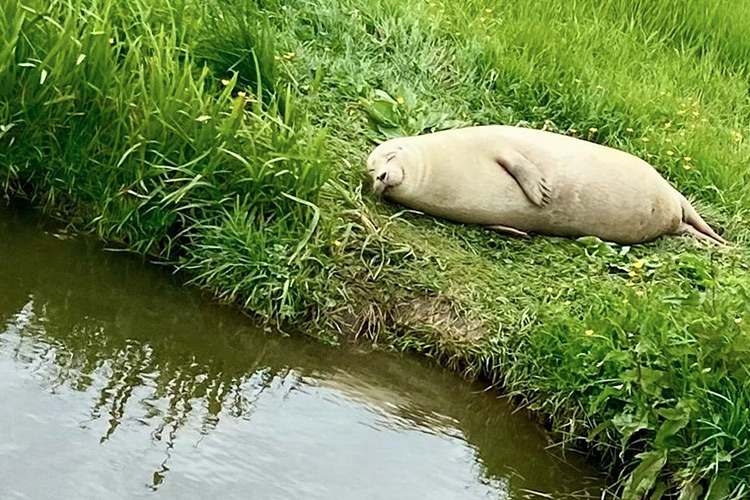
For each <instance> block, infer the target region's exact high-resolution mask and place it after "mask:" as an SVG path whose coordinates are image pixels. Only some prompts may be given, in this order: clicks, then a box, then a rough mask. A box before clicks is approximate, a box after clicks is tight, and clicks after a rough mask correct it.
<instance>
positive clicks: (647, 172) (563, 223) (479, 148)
mask: <svg viewBox="0 0 750 500" xmlns="http://www.w3.org/2000/svg"><path fill="white" fill-rule="evenodd" d="M367 170H368V172H369V174H370V176H371V177H372V180H373V190H374V191H375V192H376V193H377V194H379V195H382V196H383V197H385V198H386V199H389V200H391V201H394V202H396V203H399V204H401V205H404V206H406V207H408V208H412V209H415V210H419V211H421V212H424V213H426V214H430V215H433V216H437V217H441V218H444V219H448V220H452V221H455V222H460V223H466V224H477V225H481V226H484V227H486V228H488V229H492V230H495V231H498V232H501V233H505V234H511V235H515V236H520V237H528V235H529V233H536V234H544V235H548V236H562V237H581V236H596V237H599V238H600V239H602V240H605V241H611V242H615V243H619V244H635V243H645V242H648V241H651V240H654V239H656V238H659V237H661V236H666V235H678V234H688V235H691V236H694V237H696V238H699V239H700V240H703V241H706V242H711V243H715V244H720V245H725V244H726V243H727V242H726V241H725V240H724V239H723V238H722V237H721V236H719V235H718V234H716V232H714V230H713V229H711V227H710V226H709V225H708V224H707V223H706V222H705V221H704V220H703V219H702V218H701V216H700V215H698V212H696V210H695V209H694V208H693V206H692V205H691V204H690V202H688V200H687V199H686V198H685V197H684V196H683V195H682V194H680V193H679V192H678V191H677V190H676V189H675V188H674V187H673V186H672V185H671V184H670V183H669V182H668V181H667V180H666V179H664V178H663V177H662V176H661V175H660V174H659V173H658V172H657V171H656V169H655V168H654V167H653V166H651V165H650V164H648V163H647V162H645V161H643V160H642V159H640V158H638V157H636V156H634V155H631V154H629V153H626V152H624V151H620V150H617V149H613V148H610V147H607V146H603V145H600V144H596V143H593V142H589V141H585V140H582V139H577V138H574V137H569V136H565V135H562V134H558V133H554V132H548V131H542V130H536V129H529V128H523V127H513V126H507V125H484V126H476V127H466V128H460V129H452V130H443V131H440V132H434V133H430V134H424V135H418V136H411V137H401V138H396V139H391V140H388V141H386V142H383V143H382V144H380V145H378V146H377V147H375V149H374V150H373V151H372V152H371V153H370V155H369V157H368V159H367Z"/></svg>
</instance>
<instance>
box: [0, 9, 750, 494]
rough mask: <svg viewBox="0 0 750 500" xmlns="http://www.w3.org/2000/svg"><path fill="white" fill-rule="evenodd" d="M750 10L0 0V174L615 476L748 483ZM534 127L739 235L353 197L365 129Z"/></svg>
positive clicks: (123, 239)
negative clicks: (410, 206)
mask: <svg viewBox="0 0 750 500" xmlns="http://www.w3.org/2000/svg"><path fill="white" fill-rule="evenodd" d="M748 23H750V5H746V4H744V3H730V2H728V1H725V0H721V1H712V2H709V1H708V0H697V1H694V2H672V1H669V0H639V1H635V2H634V1H627V2H626V1H625V0H612V1H610V2H606V3H600V2H595V1H593V0H580V1H576V2H563V1H554V2H534V1H532V0H519V1H517V2H512V3H508V2H500V1H498V0H488V1H487V2H483V3H480V2H477V1H475V0H468V1H465V2H453V3H451V2H442V1H441V2H432V1H423V0H406V1H397V0H362V1H359V2H352V1H350V0H335V1H324V0H290V1H285V2H283V3H282V2H280V1H279V0H258V1H257V3H246V2H240V1H239V0H237V1H227V2H215V3H214V2H199V1H198V0H172V1H170V0H153V1H146V0H122V1H120V2H100V1H95V0H52V1H47V2H42V1H41V0H24V1H23V2H21V1H19V0H0V185H1V186H2V188H3V190H4V192H5V193H6V194H7V195H10V196H14V197H25V198H27V199H29V200H31V201H32V202H33V203H34V204H36V205H39V206H44V207H45V208H46V210H47V211H48V212H49V213H50V214H53V215H55V216H58V217H61V218H63V219H64V220H67V221H69V222H71V224H72V225H73V226H74V227H76V228H78V229H80V230H84V231H89V232H92V233H94V234H96V235H97V236H98V237H99V238H101V239H102V240H103V241H104V242H106V243H108V244H109V245H116V246H118V247H121V248H126V249H129V250H132V251H134V252H138V253H141V254H143V255H144V256H148V258H149V259H151V260H154V261H158V262H161V263H165V264H170V265H173V266H175V267H176V269H178V270H179V271H180V272H182V273H183V274H184V276H185V277H186V279H190V280H191V282H193V283H196V284H198V285H200V286H202V287H205V288H206V289H208V290H210V291H212V292H213V293H215V294H216V295H217V296H218V297H220V298H221V299H223V300H225V301H227V302H231V303H235V304H238V305H240V306H241V307H243V308H245V309H246V310H248V311H251V312H253V313H255V314H257V315H260V316H261V317H263V318H266V319H267V320H270V321H275V322H280V323H283V324H286V325H294V326H295V327H297V328H304V329H306V330H308V331H310V332H312V333H313V334H314V335H316V336H318V337H319V338H321V339H322V340H325V341H328V342H337V341H339V340H341V339H342V338H346V337H348V336H358V337H360V338H366V339H368V340H369V341H372V342H374V343H377V344H379V345H387V346H392V347H395V348H397V349H403V350H409V351H413V352H419V353H421V354H424V355H427V356H430V357H433V358H435V359H438V360H439V361H441V362H442V363H444V364H446V365H448V366H452V367H454V368H456V369H460V370H462V371H463V372H465V373H466V374H467V375H470V376H482V377H484V378H486V379H488V380H490V381H492V382H494V383H497V384H498V385H499V386H502V387H503V389H504V390H505V391H506V392H507V393H509V394H511V395H513V396H515V397H516V398H517V401H518V402H519V403H522V404H524V405H526V406H528V407H529V408H531V409H532V410H534V411H535V412H537V414H538V415H539V416H540V418H542V419H544V421H545V422H546V423H547V425H548V426H549V428H550V429H551V430H552V431H553V432H554V433H555V435H556V436H558V437H559V438H560V439H561V442H562V443H563V444H565V445H566V446H574V447H577V448H580V449H584V450H588V451H590V452H591V453H593V454H594V455H595V456H597V457H599V459H600V460H601V463H603V464H604V466H605V467H606V468H607V469H608V470H609V472H610V473H611V475H612V477H613V478H619V479H620V481H619V482H618V484H617V485H616V486H617V490H618V494H619V495H621V496H622V497H624V498H630V499H634V498H641V497H643V496H644V495H647V496H648V497H649V498H654V499H656V498H660V497H664V496H665V495H666V496H671V495H674V496H677V495H679V496H680V498H682V499H693V498H709V499H719V498H742V497H744V496H746V495H747V494H748V493H750V455H748V450H749V449H750V427H749V423H750V409H749V408H750V380H749V375H750V374H748V363H747V362H746V359H747V357H748V355H749V354H750V330H748V326H747V325H748V323H749V322H750V275H749V274H748V269H747V264H745V259H746V257H748V255H750V252H748V246H747V243H748V241H749V240H750V230H748V228H747V224H746V221H747V220H750V191H749V190H748V189H747V187H746V186H747V185H748V184H749V183H750V170H749V169H748V160H750V148H748V144H747V140H746V137H748V136H749V135H750V99H748V93H747V88H748V84H749V83H750V67H749V63H748V61H749V60H750V58H749V56H750V41H748V39H747V37H745V36H744V35H745V31H746V26H748ZM483 123H507V124H519V123H521V124H525V125H526V126H531V127H546V128H548V129H553V130H557V131H560V132H562V133H567V134H570V135H575V136H579V137H582V138H585V139H589V140H592V141H596V142H601V143H604V144H607V145H611V146H614V147H618V148H621V149H624V150H627V151H629V152H632V153H634V154H636V155H638V156H640V157H643V158H645V159H647V160H648V161H650V162H651V163H652V164H654V165H655V166H656V167H657V168H658V169H659V170H660V171H661V172H662V173H663V175H664V176H665V177H667V178H668V179H669V180H670V181H672V182H673V183H674V184H675V185H676V186H677V187H678V188H679V190H680V191H682V192H683V193H685V194H686V195H687V196H688V197H689V198H691V200H693V201H694V202H695V204H696V206H697V208H698V209H699V211H700V212H701V213H702V214H704V215H705V217H706V219H707V220H709V222H712V223H714V224H715V225H718V226H719V227H722V228H725V230H726V232H725V236H726V237H728V238H729V239H730V240H732V241H733V242H735V243H737V244H738V246H737V248H734V249H732V250H729V251H719V250H716V249H711V248H706V247H701V246H698V245H696V244H695V243H693V242H691V241H689V240H686V239H682V238H668V239H662V240H659V241H657V242H653V243H650V244H647V245H641V246H638V247H633V248H627V247H619V246H616V245H610V244H606V243H602V242H600V241H597V240H594V239H591V238H583V239H581V240H579V241H572V240H566V239H559V238H542V237H539V238H535V239H534V240H533V241H531V242H528V241H516V240H513V239H510V238H505V237H501V236H498V235H494V234H489V233H486V232H484V231H482V230H480V229H477V228H471V227H465V226H461V225H457V224H450V223H447V222H445V221H440V220H436V219H433V218H431V217H427V216H424V215H420V214H415V213H412V212H409V211H405V210H402V208H401V207H396V206H392V205H389V204H386V203H383V202H381V201H379V200H377V199H375V198H374V197H373V196H371V195H370V194H368V185H367V182H366V180H365V177H364V173H363V170H364V169H363V168H362V165H363V162H364V159H365V157H366V155H367V153H368V151H369V150H370V148H371V147H372V145H373V142H372V140H373V139H381V140H382V139H383V138H386V137H391V136H394V135H400V134H414V133H420V132H428V131H431V130H437V129H440V128H446V127H453V126H460V125H464V124H483Z"/></svg>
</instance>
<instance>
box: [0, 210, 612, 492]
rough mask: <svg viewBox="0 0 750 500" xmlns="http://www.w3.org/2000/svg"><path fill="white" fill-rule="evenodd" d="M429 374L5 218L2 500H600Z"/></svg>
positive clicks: (484, 394)
mask: <svg viewBox="0 0 750 500" xmlns="http://www.w3.org/2000/svg"><path fill="white" fill-rule="evenodd" d="M482 389H483V387H482V386H481V385H478V384H472V383H468V382H466V381H464V380H462V379H460V378H459V377H458V376H456V375H455V374H453V373H451V372H448V371H446V370H443V369H440V368H438V367H435V366H433V365H431V364H429V363H427V362H426V361H424V360H421V359H414V358H412V357H407V356H396V355H390V354H385V353H364V352H359V351H357V350H356V349H354V348H343V349H338V348H328V347H325V346H322V345H320V344H318V343H316V342H314V341H312V340H309V339H303V338H290V337H283V336H282V335H280V334H278V333H274V332H263V331H262V330H260V329H258V328H255V327H254V326H253V324H252V323H251V321H250V320H249V319H248V318H247V317H245V316H243V315H241V314H239V313H237V312H236V311H233V310H231V309H228V308H223V307H220V306H218V305H215V304H212V303H211V302H210V301H209V300H207V299H206V298H205V297H202V296H201V294H199V293H197V292H196V291H195V290H192V289H188V288H185V287H183V286H181V285H180V282H179V281H178V280H177V279H176V278H173V277H172V276H171V275H170V274H169V273H168V272H167V271H166V270H165V269H161V268H158V267H157V266H152V265H147V264H144V263H143V262H141V261H140V260H138V259H134V258H132V257H130V256H127V255H124V254H120V253H112V252H106V251H102V249H101V248H99V247H98V246H96V245H93V244H91V243H87V242H84V241H81V239H75V238H70V237H68V236H67V235H65V234H64V232H61V231H60V230H59V228H56V227H55V226H51V225H50V224H49V222H42V221H41V220H40V219H39V218H38V217H37V216H36V215H32V214H30V213H29V212H19V210H17V209H16V210H11V209H9V208H7V207H5V206H4V205H3V206H0V499H2V500H10V499H30V500H46V499H50V500H51V499H55V500H57V499H97V500H108V499H133V498H154V499H179V500H189V499H222V500H230V499H306V500H312V499H362V500H364V499H400V500H406V499H430V500H438V499H488V498H489V499H521V498H555V499H559V498H599V497H600V496H601V490H600V488H601V485H602V482H601V478H600V477H597V476H596V474H595V471H594V470H593V469H592V468H591V466H589V465H587V464H586V463H585V461H584V460H582V459H581V457H579V456H577V455H575V454H573V453H571V452H567V453H566V454H565V455H562V454H561V453H560V451H559V450H557V448H556V447H554V446H550V445H551V444H552V443H551V442H550V441H549V439H548V438H547V437H546V435H545V433H544V432H543V431H542V429H540V428H539V426H537V425H535V424H534V423H532V422H531V421H530V420H529V419H528V417H526V416H525V415H524V414H523V413H522V412H514V411H513V408H512V407H510V406H509V405H508V404H506V403H505V402H504V401H503V400H501V399H499V398H498V397H497V394H496V393H493V392H491V391H483V390H482Z"/></svg>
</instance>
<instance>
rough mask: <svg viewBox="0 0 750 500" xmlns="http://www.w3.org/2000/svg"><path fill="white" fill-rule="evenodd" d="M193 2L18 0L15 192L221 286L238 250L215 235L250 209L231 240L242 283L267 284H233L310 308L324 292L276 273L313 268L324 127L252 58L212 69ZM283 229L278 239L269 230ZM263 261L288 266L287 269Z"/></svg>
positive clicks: (13, 77) (10, 55) (279, 302)
mask: <svg viewBox="0 0 750 500" xmlns="http://www.w3.org/2000/svg"><path fill="white" fill-rule="evenodd" d="M188 6H189V4H187V3H184V2H183V3H179V2H178V3H177V4H171V3H166V2H164V3H160V2H156V3H139V2H125V3H122V4H117V5H114V4H113V5H107V6H104V5H102V6H99V5H98V4H94V3H86V2H81V3H80V5H79V8H80V9H79V10H74V11H71V10H70V9H69V5H68V4H67V2H52V3H51V4H47V3H41V2H40V3H38V4H35V3H33V2H32V3H26V4H24V5H21V4H20V3H19V2H15V1H10V0H8V1H5V2H4V5H3V13H4V15H5V16H6V19H5V23H4V27H13V30H15V33H17V34H18V36H14V35H13V34H12V33H10V34H9V35H8V37H6V38H5V39H4V40H6V41H7V40H9V42H6V44H7V45H6V48H5V49H4V50H3V51H2V56H3V58H2V60H0V67H2V68H3V70H2V73H0V79H1V80H2V82H3V84H4V85H3V90H2V91H0V92H1V94H0V102H2V104H1V105H0V106H1V108H2V109H3V118H4V120H3V126H4V130H5V131H6V132H7V133H6V134H5V135H4V137H3V139H2V140H3V141H4V148H3V150H2V152H0V162H1V163H2V165H3V169H4V171H5V172H6V175H5V176H4V177H5V179H6V182H5V189H6V191H7V192H13V193H15V194H21V193H23V194H25V195H27V196H28V197H29V198H31V199H32V200H33V201H35V202H37V203H41V204H44V205H46V206H48V207H50V208H54V209H56V210H58V211H62V212H63V213H64V215H63V216H64V217H69V218H72V219H74V220H75V221H77V222H79V223H80V224H81V225H82V226H83V227H85V228H87V229H89V230H91V231H93V232H95V233H96V234H97V235H98V236H99V237H100V238H101V239H103V240H104V241H106V242H108V243H110V244H118V245H120V246H123V247H125V248H127V249H129V250H132V251H135V252H138V253H141V254H144V255H149V256H151V257H153V258H156V259H158V260H161V261H165V262H177V261H178V260H179V261H180V263H181V264H182V266H183V267H184V268H186V269H190V270H191V271H193V272H194V275H195V277H194V280H195V281H197V282H198V283H199V284H201V285H204V286H207V287H208V288H210V289H211V290H214V291H216V292H217V293H218V294H219V295H220V296H226V295H227V291H226V290H224V289H221V287H222V285H225V284H226V282H225V281H223V280H222V279H218V274H221V273H222V272H223V271H224V270H225V269H224V267H223V266H224V262H225V257H226V255H227V254H225V253H223V251H222V249H221V247H218V248H217V247H216V246H214V245H215V244H217V238H219V240H220V242H221V244H224V243H227V240H226V239H223V238H222V234H223V228H225V226H226V225H227V224H228V223H229V222H230V221H235V222H238V221H243V220H250V221H252V222H253V223H252V224H245V225H237V224H234V225H233V226H232V227H233V232H232V236H231V241H232V242H233V243H232V244H231V245H229V244H227V250H229V249H236V250H237V251H238V252H240V253H241V254H243V255H242V257H243V258H238V259H236V260H235V261H234V263H233V269H234V270H235V271H236V272H237V273H239V274H241V275H242V276H243V280H247V282H249V283H256V284H257V283H258V282H264V283H265V288H262V290H263V293H259V292H260V290H261V288H258V289H257V290H255V291H253V290H249V289H247V288H245V289H243V287H242V286H241V283H233V285H232V287H231V293H229V295H228V297H229V298H231V299H239V298H240V296H241V297H242V301H243V303H244V304H245V305H246V306H247V307H248V308H250V309H251V310H253V311H255V312H257V313H259V314H262V315H265V316H267V317H270V318H276V319H281V318H284V319H292V318H294V317H298V316H299V315H300V314H303V313H304V311H305V307H306V306H305V304H307V305H308V306H309V301H306V300H305V299H301V298H299V297H298V300H294V301H288V300H287V294H288V293H290V292H289V288H290V283H288V282H284V281H282V282H281V284H280V285H279V286H275V284H273V279H274V276H280V275H284V274H294V272H295V271H294V269H298V268H299V266H300V264H299V262H300V260H301V259H302V258H303V257H304V249H302V248H298V246H299V244H300V242H303V243H304V244H305V245H308V244H309V245H313V244H316V242H315V241H313V240H311V238H310V235H309V234H308V231H307V228H308V227H310V226H311V224H313V222H314V220H315V219H316V217H317V215H316V211H317V207H315V205H314V203H315V201H316V199H317V196H318V192H319V190H320V188H321V186H322V185H323V183H324V182H325V180H326V178H327V176H328V159H327V158H325V157H324V156H323V141H324V139H325V138H324V135H322V134H323V132H322V131H316V130H312V129H311V128H309V127H308V128H305V126H304V120H305V117H304V114H301V113H299V112H298V111H297V109H296V107H295V105H294V99H293V95H291V94H289V93H288V92H287V91H286V90H285V89H284V88H271V89H267V88H266V87H265V86H264V85H265V83H264V81H263V79H262V78H260V74H259V73H257V72H255V73H251V74H249V75H247V74H245V73H243V72H242V70H247V68H248V67H246V66H243V67H241V68H239V67H238V68H234V70H233V74H232V75H224V74H222V75H220V76H221V77H222V78H217V76H216V75H215V74H213V73H212V72H211V71H210V70H209V69H208V68H207V67H206V66H203V65H199V64H198V63H197V62H196V60H195V57H194V56H193V55H192V54H191V53H190V52H189V51H188V50H187V49H188V47H189V46H188V45H187V41H188V40H187V36H188V34H189V32H190V30H189V29H188V28H190V26H183V25H181V24H180V23H183V22H185V19H186V17H185V16H184V15H183V13H184V11H185V10H186V9H188ZM21 35H22V36H21ZM194 36H195V37H196V38H197V37H198V36H199V34H195V35H194ZM199 40H201V41H202V40H203V38H200V39H199ZM72 41H74V42H72ZM196 43H197V42H196ZM11 44H12V45H11ZM261 55H262V54H261ZM246 56H247V57H252V58H253V60H257V59H258V57H257V56H256V55H255V53H250V54H246ZM261 59H262V58H261ZM241 81H243V82H246V83H250V82H252V86H249V85H242V84H241ZM263 95H265V96H266V99H265V102H261V96H263ZM277 96H285V98H284V102H285V105H284V109H283V111H282V110H280V109H279V107H278V102H279V99H277ZM268 228H274V245H272V246H270V247H269V246H267V245H266V241H265V239H264V238H258V235H259V234H262V231H265V230H267V229H268ZM271 249H273V250H271ZM230 255H234V254H230ZM259 256H261V257H260V262H267V261H269V260H275V261H276V262H277V264H276V267H275V268H274V273H276V274H274V273H270V274H269V273H267V272H266V268H267V267H268V266H263V265H261V266H260V267H259V266H257V265H256V264H257V262H259V261H257V260H254V259H255V258H257V257H259ZM270 256H273V259H271V258H270ZM247 257H250V263H249V264H248V265H247V266H244V267H243V265H242V262H247ZM313 274H314V268H313V267H308V268H306V271H305V272H303V273H301V276H311V275H313ZM295 290H296V287H294V286H292V287H291V292H292V293H293V292H294V291H295Z"/></svg>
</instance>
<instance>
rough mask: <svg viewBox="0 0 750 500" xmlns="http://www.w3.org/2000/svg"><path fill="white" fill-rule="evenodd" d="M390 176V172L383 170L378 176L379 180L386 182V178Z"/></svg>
mask: <svg viewBox="0 0 750 500" xmlns="http://www.w3.org/2000/svg"><path fill="white" fill-rule="evenodd" d="M387 178H388V172H383V173H382V174H380V175H379V176H378V180H379V181H380V182H385V180H386V179H387Z"/></svg>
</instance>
